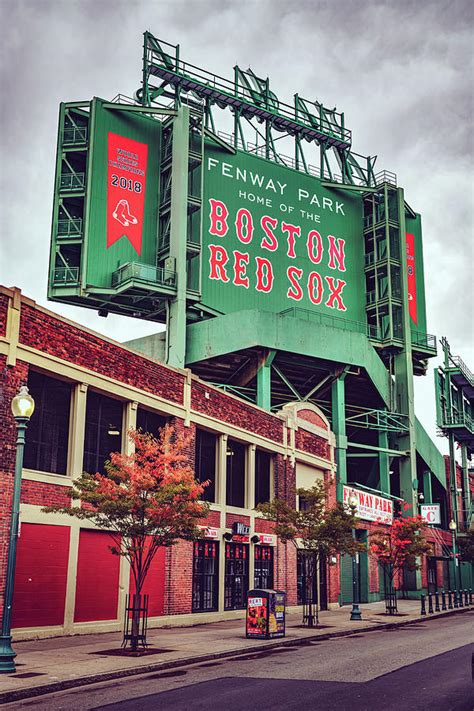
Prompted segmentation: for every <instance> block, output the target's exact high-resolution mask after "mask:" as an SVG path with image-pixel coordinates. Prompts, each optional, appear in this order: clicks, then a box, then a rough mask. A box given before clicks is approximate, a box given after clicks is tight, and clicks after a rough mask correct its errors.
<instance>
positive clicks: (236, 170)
mask: <svg viewBox="0 0 474 711" xmlns="http://www.w3.org/2000/svg"><path fill="white" fill-rule="evenodd" d="M203 183H204V190H203V207H202V209H203V235H202V280H201V288H202V303H203V304H205V305H206V306H208V307H210V308H212V309H215V310H216V311H218V312H221V313H228V312H233V311H240V310H242V309H262V310H266V311H272V312H281V311H284V310H286V309H288V308H292V307H297V308H301V309H307V310H311V311H316V312H319V313H323V314H328V315H332V316H339V317H343V318H346V319H350V320H354V321H358V322H364V321H365V280H364V244H363V225H362V200H361V197H360V196H359V195H358V194H355V193H352V194H351V193H348V191H342V190H341V191H339V190H334V189H331V190H329V189H327V188H325V187H324V186H323V185H322V183H321V181H320V180H318V179H317V178H315V177H312V176H311V175H307V174H304V173H301V172H298V171H295V170H292V169H290V168H287V167H286V166H284V165H279V164H275V163H274V162H270V161H268V160H265V159H262V158H260V157H257V156H253V155H249V154H248V153H244V152H240V151H237V152H236V153H235V154H231V153H229V152H227V151H225V150H223V149H221V148H220V147H219V146H214V145H210V144H208V145H207V146H206V150H205V156H204V175H203Z"/></svg>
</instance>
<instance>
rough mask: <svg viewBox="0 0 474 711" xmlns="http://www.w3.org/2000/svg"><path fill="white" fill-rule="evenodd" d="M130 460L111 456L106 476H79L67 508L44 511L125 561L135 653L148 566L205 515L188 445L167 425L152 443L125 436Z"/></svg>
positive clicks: (134, 434)
mask: <svg viewBox="0 0 474 711" xmlns="http://www.w3.org/2000/svg"><path fill="white" fill-rule="evenodd" d="M129 436H130V439H131V440H132V442H133V443H134V446H135V451H134V452H133V454H130V455H126V454H121V453H120V452H113V453H111V455H110V461H108V462H106V465H105V474H98V473H96V474H90V473H84V474H82V475H81V476H80V477H78V479H76V480H75V481H74V482H73V485H72V487H71V489H70V495H71V505H70V506H67V507H64V506H49V507H47V508H46V509H45V511H47V512H56V513H63V514H67V515H69V516H75V517H76V518H79V519H83V520H87V521H91V522H92V523H93V524H94V525H95V526H96V527H97V528H100V529H102V530H104V531H106V532H107V533H108V534H109V536H110V538H111V542H112V545H111V546H110V549H111V551H112V553H113V554H115V555H119V556H123V557H124V558H126V559H127V560H128V561H129V563H130V567H131V571H132V575H133V578H134V581H135V596H134V604H133V608H134V611H133V619H132V639H131V648H132V650H133V651H136V649H137V646H138V633H139V624H140V613H139V609H138V608H139V607H140V601H141V591H142V588H143V584H144V582H145V578H146V576H147V573H148V570H149V568H150V565H151V562H152V560H153V558H154V557H155V555H156V553H157V551H158V549H159V548H160V547H161V546H172V545H173V544H175V543H177V541H178V540H179V539H185V540H193V539H195V538H196V537H197V536H198V535H199V528H198V523H199V522H202V520H203V519H204V518H205V517H206V516H207V514H208V510H209V507H208V504H206V503H205V502H203V501H201V500H200V497H201V495H202V493H203V491H204V487H205V486H206V483H207V482H206V483H200V482H198V481H196V479H195V478H194V471H193V469H192V467H191V464H190V462H189V458H188V456H187V454H186V449H187V447H188V444H189V440H188V439H187V438H186V437H185V436H184V435H183V434H182V433H178V432H177V431H176V429H175V428H173V427H172V426H171V425H165V426H164V427H163V428H162V430H161V431H160V434H159V436H158V437H157V438H155V437H153V436H152V435H151V434H149V433H143V432H141V431H137V430H130V432H129Z"/></svg>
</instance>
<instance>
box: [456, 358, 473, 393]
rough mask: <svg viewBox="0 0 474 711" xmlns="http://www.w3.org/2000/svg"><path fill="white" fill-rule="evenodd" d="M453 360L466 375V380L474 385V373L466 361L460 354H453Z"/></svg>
mask: <svg viewBox="0 0 474 711" xmlns="http://www.w3.org/2000/svg"><path fill="white" fill-rule="evenodd" d="M451 360H452V361H453V363H454V364H455V366H456V367H457V368H459V370H460V371H461V373H462V374H463V375H464V377H465V378H466V380H467V381H468V382H469V383H470V385H472V386H473V387H474V375H473V374H472V373H471V371H470V370H469V368H468V367H467V365H466V364H465V362H464V361H463V360H462V359H461V358H460V357H459V356H451Z"/></svg>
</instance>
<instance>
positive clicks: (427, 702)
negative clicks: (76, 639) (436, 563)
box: [3, 615, 474, 711]
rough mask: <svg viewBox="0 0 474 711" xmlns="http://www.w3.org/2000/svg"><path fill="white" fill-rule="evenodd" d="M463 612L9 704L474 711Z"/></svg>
mask: <svg viewBox="0 0 474 711" xmlns="http://www.w3.org/2000/svg"><path fill="white" fill-rule="evenodd" d="M469 618H470V619H466V616H464V615H462V616H459V617H448V618H443V619H440V620H436V621H434V620H433V621H431V622H424V623H416V624H412V625H409V626H406V627H403V628H398V629H394V630H387V631H380V632H369V633H365V634H360V635H353V636H351V637H344V638H337V639H334V638H333V639H329V640H324V641H319V642H311V643H309V644H306V645H304V646H300V647H282V648H279V649H276V650H268V651H266V652H265V651H262V652H258V650H257V651H256V652H255V653H251V654H246V655H245V656H240V657H235V658H233V659H225V660H222V661H215V662H208V663H202V664H195V665H192V666H187V667H181V668H176V669H174V670H172V671H164V672H157V673H153V674H144V675H142V676H139V677H131V678H128V679H123V680H114V681H112V682H108V683H100V684H94V685H90V686H86V687H82V688H79V689H75V690H70V691H64V692H60V693H56V694H49V695H47V696H42V697H38V698H36V699H31V700H25V701H22V702H16V703H15V704H7V705H5V706H4V707H3V708H4V709H9V708H11V709H13V708H15V709H31V710H33V709H34V710H35V711H46V710H47V711H56V710H58V711H59V710H61V709H68V711H90V710H91V709H97V710H99V709H100V710H101V711H102V709H104V711H115V710H116V711H152V710H153V711H155V710H157V711H162V710H165V711H166V710H167V709H172V710H173V711H197V710H198V709H199V710H205V711H214V710H217V711H220V710H221V709H222V710H223V711H241V710H243V709H245V711H253V709H258V710H259V711H266V710H268V711H270V710H271V711H280V710H281V711H283V710H285V711H293V710H294V711H306V710H307V709H317V710H318V711H333V710H334V711H336V709H337V711H346V709H347V711H365V710H367V711H369V710H370V711H378V710H379V709H380V710H382V709H383V711H395V710H397V711H399V710H400V709H406V710H407V711H414V710H418V709H420V710H424V709H429V710H430V711H473V709H474V694H473V689H474V685H473V682H472V675H471V652H472V645H471V642H472V639H473V638H474V635H473V631H474V630H473V627H474V626H473V623H472V618H471V616H470V615H469Z"/></svg>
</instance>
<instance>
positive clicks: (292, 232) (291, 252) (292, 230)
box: [281, 222, 301, 259]
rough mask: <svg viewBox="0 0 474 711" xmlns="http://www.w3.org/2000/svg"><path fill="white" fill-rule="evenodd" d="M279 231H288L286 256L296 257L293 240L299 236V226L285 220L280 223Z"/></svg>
mask: <svg viewBox="0 0 474 711" xmlns="http://www.w3.org/2000/svg"><path fill="white" fill-rule="evenodd" d="M281 231H282V232H287V233H288V252H287V255H288V257H291V258H292V259H294V258H295V257H296V254H295V240H296V237H301V227H298V226H297V225H290V224H288V223H287V222H282V223H281Z"/></svg>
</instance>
